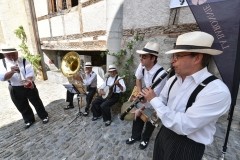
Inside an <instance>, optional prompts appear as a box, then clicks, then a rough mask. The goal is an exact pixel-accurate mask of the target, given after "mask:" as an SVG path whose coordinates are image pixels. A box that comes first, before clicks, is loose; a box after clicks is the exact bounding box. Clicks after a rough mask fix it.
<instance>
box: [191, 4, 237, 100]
mask: <svg viewBox="0 0 240 160" xmlns="http://www.w3.org/2000/svg"><path fill="white" fill-rule="evenodd" d="M187 2H188V5H189V7H190V9H191V10H192V13H193V15H194V17H195V19H196V21H197V23H198V26H199V28H200V30H201V31H204V32H207V33H209V34H211V35H213V36H214V39H215V40H214V44H213V46H212V48H214V49H218V50H222V51H223V53H222V54H221V55H218V56H214V57H213V58H214V61H215V63H216V65H217V67H218V70H219V72H220V74H221V76H222V79H223V81H224V82H225V84H226V85H227V86H228V88H229V90H230V92H231V93H232V89H233V88H234V87H236V86H235V85H237V88H238V85H239V83H237V84H234V83H233V81H234V77H235V76H236V74H239V70H240V68H235V65H237V63H240V61H237V59H236V58H237V44H238V41H239V40H238V35H239V22H240V0H187ZM238 54H239V53H238ZM238 77H239V76H238ZM238 82H239V80H238ZM232 96H233V95H232Z"/></svg>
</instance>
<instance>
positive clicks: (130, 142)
mask: <svg viewBox="0 0 240 160" xmlns="http://www.w3.org/2000/svg"><path fill="white" fill-rule="evenodd" d="M136 141H139V140H136V139H133V138H129V139H127V140H126V144H133V143H135V142H136Z"/></svg>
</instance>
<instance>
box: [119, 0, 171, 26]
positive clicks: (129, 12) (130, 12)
mask: <svg viewBox="0 0 240 160" xmlns="http://www.w3.org/2000/svg"><path fill="white" fill-rule="evenodd" d="M169 3H170V2H169V0H168V1H164V0H151V1H146V0H137V1H136V0H134V1H133V0H125V1H124V4H123V28H124V29H132V28H146V27H152V26H165V25H167V24H168V20H169V13H170V8H169Z"/></svg>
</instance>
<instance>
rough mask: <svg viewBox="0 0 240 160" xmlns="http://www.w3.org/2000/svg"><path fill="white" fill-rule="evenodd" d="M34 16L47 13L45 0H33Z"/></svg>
mask: <svg viewBox="0 0 240 160" xmlns="http://www.w3.org/2000/svg"><path fill="white" fill-rule="evenodd" d="M33 3H34V8H35V12H36V17H37V18H38V17H41V16H44V15H47V14H48V6H47V3H48V2H47V0H33Z"/></svg>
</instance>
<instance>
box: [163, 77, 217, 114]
mask: <svg viewBox="0 0 240 160" xmlns="http://www.w3.org/2000/svg"><path fill="white" fill-rule="evenodd" d="M216 79H218V78H217V77H215V76H214V75H211V76H209V77H208V78H206V79H205V80H204V81H202V83H200V84H199V85H198V86H197V87H196V88H195V90H194V91H193V92H192V94H191V96H190V97H189V99H188V103H187V106H186V109H185V112H186V111H187V109H188V108H189V107H191V106H192V104H193V103H194V102H195V100H196V97H197V95H198V93H199V92H200V91H201V90H202V89H203V88H204V87H205V86H207V84H208V83H210V82H212V81H214V80H216ZM176 80H177V77H176V78H175V79H174V80H173V82H172V84H171V85H170V87H169V90H168V97H167V101H168V98H169V93H170V90H171V89H172V86H173V85H174V83H175V82H176Z"/></svg>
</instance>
